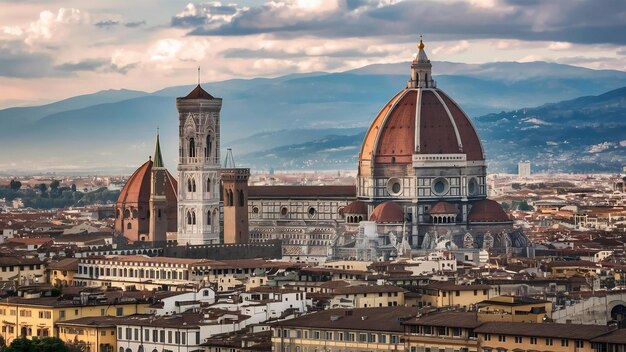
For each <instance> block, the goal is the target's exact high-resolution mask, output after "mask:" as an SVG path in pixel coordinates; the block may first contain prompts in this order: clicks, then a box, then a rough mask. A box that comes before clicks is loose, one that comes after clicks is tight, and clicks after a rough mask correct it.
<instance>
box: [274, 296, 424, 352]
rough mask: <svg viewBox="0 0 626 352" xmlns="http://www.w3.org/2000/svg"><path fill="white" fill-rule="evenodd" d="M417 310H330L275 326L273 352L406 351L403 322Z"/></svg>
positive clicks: (411, 308) (385, 308)
mask: <svg viewBox="0 0 626 352" xmlns="http://www.w3.org/2000/svg"><path fill="white" fill-rule="evenodd" d="M418 310H419V309H418V308H417V307H399V306H398V307H382V308H356V309H330V310H325V311H321V312H318V313H314V314H309V315H305V316H302V317H299V318H295V319H291V320H286V321H281V322H278V323H276V324H274V325H273V326H272V346H273V348H272V350H273V351H276V352H314V351H333V352H339V351H346V352H347V351H368V352H374V351H380V352H382V351H399V350H404V340H403V338H402V335H403V327H402V324H401V322H402V321H403V320H405V319H409V318H410V317H411V316H415V315H416V314H417V313H418Z"/></svg>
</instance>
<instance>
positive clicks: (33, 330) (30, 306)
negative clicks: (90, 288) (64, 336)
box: [0, 291, 151, 344]
mask: <svg viewBox="0 0 626 352" xmlns="http://www.w3.org/2000/svg"><path fill="white" fill-rule="evenodd" d="M149 297H151V293H147V292H121V291H111V292H98V293H86V292H84V293H82V294H77V295H76V296H74V297H70V298H65V299H60V298H59V297H41V296H40V294H33V295H28V294H25V296H24V297H9V298H7V299H6V300H4V299H3V300H1V301H0V331H1V334H2V336H3V337H4V339H5V340H6V341H7V344H9V343H11V341H12V340H13V339H15V338H16V337H19V336H25V337H27V338H32V337H43V336H57V337H58V336H59V334H58V328H57V325H56V324H57V323H58V322H62V321H67V320H73V319H78V318H83V317H98V316H118V317H121V316H127V315H131V314H137V313H145V312H146V311H147V308H148V306H149V302H148V300H147V298H149Z"/></svg>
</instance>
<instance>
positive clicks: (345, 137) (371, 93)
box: [0, 62, 626, 174]
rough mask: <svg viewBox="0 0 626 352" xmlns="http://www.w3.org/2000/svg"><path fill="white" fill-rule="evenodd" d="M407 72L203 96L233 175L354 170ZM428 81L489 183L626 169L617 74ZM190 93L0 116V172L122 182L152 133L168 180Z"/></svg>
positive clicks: (512, 74) (491, 72)
mask: <svg viewBox="0 0 626 352" xmlns="http://www.w3.org/2000/svg"><path fill="white" fill-rule="evenodd" d="M408 67H409V64H408V63H396V64H384V65H371V66H366V67H363V68H360V69H356V70H351V71H346V72H340V73H324V72H317V73H309V74H294V75H288V76H282V77H277V78H256V79H245V80H244V79H234V80H228V81H222V82H212V83H206V84H203V87H204V88H205V89H206V90H207V91H209V92H210V93H211V94H213V95H215V96H219V97H221V98H223V99H224V105H223V109H222V115H221V116H222V130H221V137H222V147H223V148H227V147H231V148H233V150H234V152H235V157H236V160H237V161H238V163H239V164H241V165H245V166H250V167H253V168H257V169H258V168H263V169H267V168H270V167H273V168H275V169H354V168H355V167H356V157H357V154H358V149H359V147H360V144H361V141H362V138H363V134H364V131H365V129H366V128H367V126H368V125H369V123H370V122H371V120H372V119H373V118H374V116H375V115H376V113H377V112H378V110H379V109H380V108H381V107H382V106H383V105H384V104H385V103H386V102H387V101H388V100H389V99H390V98H391V97H392V96H393V95H394V94H395V93H396V92H397V91H398V90H400V89H402V88H403V87H404V86H405V84H406V83H405V81H406V79H407V76H408ZM433 70H434V72H435V73H436V74H437V75H436V76H435V79H436V80H437V83H438V86H439V87H440V88H441V89H443V90H445V91H446V92H447V93H448V94H449V95H450V96H452V97H453V98H454V99H455V100H456V101H457V102H458V103H459V104H460V105H461V106H462V107H463V108H464V110H465V111H466V112H467V113H468V115H470V116H471V117H472V118H473V121H474V123H475V125H476V127H477V129H478V131H479V135H480V137H481V139H482V141H483V145H484V146H485V149H486V154H487V157H488V161H489V163H490V164H489V167H490V171H513V169H512V168H513V167H514V164H515V163H516V162H517V161H518V160H520V159H529V160H531V161H532V162H533V164H535V165H536V166H537V167H536V169H538V170H545V171H556V170H559V171H617V170H619V169H621V165H622V164H624V163H625V161H624V156H623V155H624V150H625V149H624V148H625V146H624V145H623V144H625V143H626V136H625V135H624V134H625V133H624V132H623V131H624V127H625V126H624V122H623V120H626V119H624V116H626V113H625V112H626V104H625V101H626V100H625V99H626V91H625V90H624V89H617V88H620V87H624V86H626V73H625V72H621V71H612V70H591V69H586V68H580V67H576V66H569V65H561V64H554V63H545V62H530V63H515V62H498V63H488V64H460V63H449V62H434V63H433ZM192 88H193V86H191V85H190V86H177V87H168V88H164V89H162V90H159V91H156V92H152V93H148V92H140V91H131V90H107V91H102V92H98V93H94V94H89V95H83V96H77V97H72V98H69V99H66V100H62V101H59V102H55V103H52V104H47V105H42V106H33V107H19V108H9V109H4V110H0V150H3V152H2V153H0V170H4V173H15V172H28V171H30V172H32V171H57V172H67V173H78V172H91V173H95V172H98V173H109V174H110V173H128V172H131V171H132V170H133V169H134V168H136V167H137V166H138V165H140V164H141V163H142V162H143V161H145V160H146V159H147V158H148V156H149V155H150V154H152V152H153V145H154V135H155V133H156V129H157V127H158V128H160V131H161V146H162V148H163V154H164V157H165V163H166V166H168V167H169V168H170V170H172V171H173V170H174V169H175V165H176V159H175V156H176V154H177V145H178V138H177V131H178V128H177V123H178V121H177V113H176V106H175V99H174V98H175V97H178V96H184V95H186V94H187V93H188V92H189V91H190V90H191V89H192ZM615 89H617V90H615ZM607 91H610V92H609V93H606V94H603V93H605V92H607ZM581 96H585V97H583V98H578V99H574V100H572V99H573V98H577V97H581ZM554 102H560V103H554ZM574 160H575V161H574Z"/></svg>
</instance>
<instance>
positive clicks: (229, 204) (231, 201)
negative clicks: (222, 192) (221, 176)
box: [228, 190, 234, 207]
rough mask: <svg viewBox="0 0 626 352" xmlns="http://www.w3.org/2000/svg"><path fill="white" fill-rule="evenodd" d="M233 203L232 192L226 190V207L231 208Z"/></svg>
mask: <svg viewBox="0 0 626 352" xmlns="http://www.w3.org/2000/svg"><path fill="white" fill-rule="evenodd" d="M233 204H234V201H233V191H232V190H228V206H231V207H232V206H233Z"/></svg>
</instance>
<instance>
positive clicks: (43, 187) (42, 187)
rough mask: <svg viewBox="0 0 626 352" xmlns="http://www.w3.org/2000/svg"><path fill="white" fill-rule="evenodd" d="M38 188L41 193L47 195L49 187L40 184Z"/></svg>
mask: <svg viewBox="0 0 626 352" xmlns="http://www.w3.org/2000/svg"><path fill="white" fill-rule="evenodd" d="M37 188H39V190H40V191H41V193H45V192H46V190H47V189H48V186H46V184H45V183H40V184H38V185H37Z"/></svg>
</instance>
